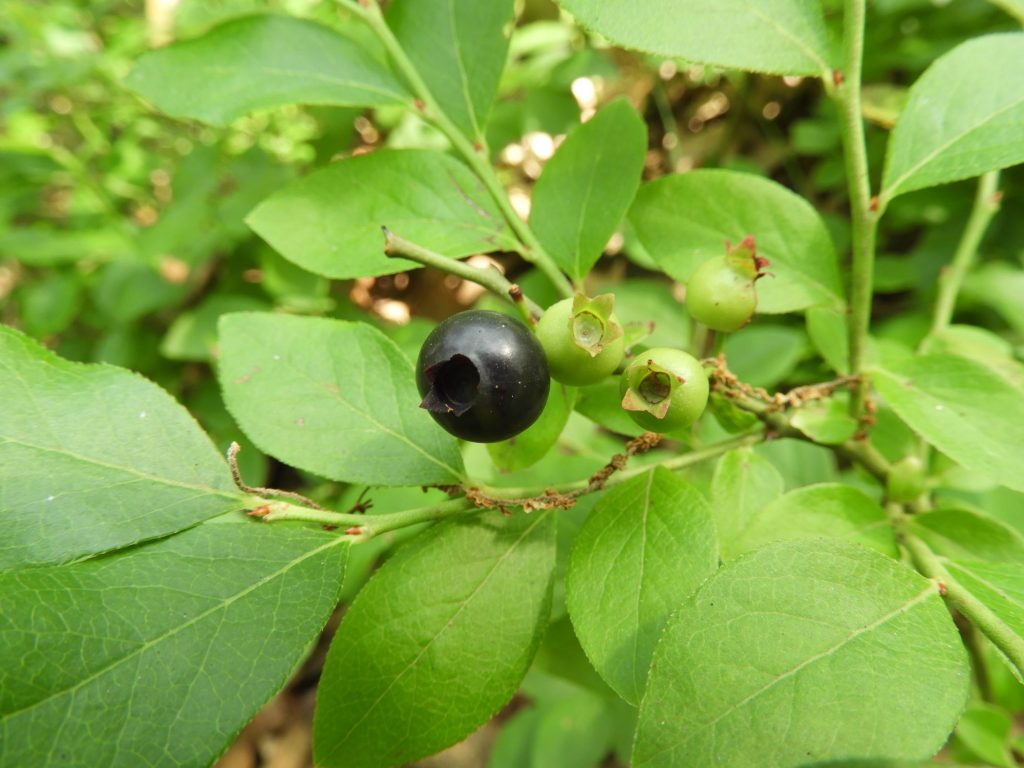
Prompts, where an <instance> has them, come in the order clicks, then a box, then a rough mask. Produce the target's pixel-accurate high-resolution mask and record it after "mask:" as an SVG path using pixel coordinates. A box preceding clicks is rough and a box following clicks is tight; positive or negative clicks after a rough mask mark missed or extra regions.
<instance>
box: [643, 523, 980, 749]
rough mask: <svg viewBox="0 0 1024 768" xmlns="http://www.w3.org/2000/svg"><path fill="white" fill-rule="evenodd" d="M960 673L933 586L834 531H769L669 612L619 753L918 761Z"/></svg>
mask: <svg viewBox="0 0 1024 768" xmlns="http://www.w3.org/2000/svg"><path fill="white" fill-rule="evenodd" d="M969 682H970V670H969V665H968V663H967V656H966V653H965V651H964V648H963V645H962V644H961V642H960V637H959V634H958V633H957V630H956V627H955V625H954V624H953V622H952V620H951V619H950V616H949V613H948V611H947V610H946V607H945V606H944V605H943V603H942V599H941V598H940V597H939V593H938V590H937V588H936V587H935V585H934V584H931V583H930V582H928V581H927V580H925V579H923V578H921V577H920V576H918V575H917V574H916V573H914V572H913V571H911V570H910V569H909V568H907V567H906V566H903V565H901V564H899V563H897V562H896V561H894V560H892V559H891V558H888V557H885V556H884V555H880V554H878V553H877V552H872V551H871V550H868V549H864V548H863V547H860V546H856V545H853V544H849V543H846V542H840V541H835V540H830V539H803V540H798V541H786V542H780V543H778V544H774V545H771V546H768V547H765V548H764V549H761V550H759V551H757V552H754V553H752V554H750V555H748V556H747V557H743V558H740V559H738V560H736V561H735V562H734V563H732V564H730V565H727V566H725V567H724V568H722V569H721V570H720V571H719V572H718V573H717V574H715V576H713V577H712V578H711V579H710V580H709V581H708V582H707V583H706V584H705V585H704V587H703V588H702V589H701V590H700V591H699V592H698V593H697V594H696V595H695V596H694V597H693V598H692V599H691V600H689V601H687V603H686V604H684V606H683V607H682V608H681V609H680V610H679V611H678V612H677V613H676V614H675V615H674V616H673V617H672V620H671V622H670V623H669V625H668V627H667V628H666V630H665V633H664V634H663V635H662V638H661V641H660V642H659V643H658V647H657V649H656V650H655V653H654V660H653V662H652V664H651V672H650V677H649V681H648V686H647V690H646V692H645V693H644V698H643V701H642V702H641V705H640V722H639V726H638V728H637V737H636V745H635V749H634V754H633V764H634V765H635V766H638V768H639V766H648V765H657V766H687V768H700V767H701V766H716V767H717V768H731V767H732V766H737V768H739V767H741V766H742V767H743V768H746V767H747V766H752V765H757V766H764V767H765V768H788V766H800V765H806V764H808V763H814V762H818V761H824V760H831V759H840V758H851V757H857V758H873V757H885V758H890V759H926V758H928V757H930V756H931V755H932V754H934V753H935V752H936V751H937V750H938V749H939V747H941V746H942V744H943V743H944V742H945V740H946V737H947V736H948V735H949V733H950V731H952V730H953V726H954V725H955V724H956V721H957V717H958V716H959V714H960V712H961V711H962V710H963V707H964V705H965V704H966V702H967V695H968V690H969Z"/></svg>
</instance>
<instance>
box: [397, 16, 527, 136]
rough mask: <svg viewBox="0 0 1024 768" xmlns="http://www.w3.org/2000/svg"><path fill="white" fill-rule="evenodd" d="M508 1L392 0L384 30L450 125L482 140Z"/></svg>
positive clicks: (504, 45) (503, 45) (508, 21)
mask: <svg viewBox="0 0 1024 768" xmlns="http://www.w3.org/2000/svg"><path fill="white" fill-rule="evenodd" d="M513 5H514V4H513V3H512V2H511V0H488V2H483V3H482V2H479V0H397V1H396V2H394V3H391V4H390V5H389V6H388V13H387V21H388V26H390V27H391V29H392V30H393V31H394V33H395V37H397V38H398V42H399V43H401V45H402V48H403V50H404V51H405V53H406V55H408V57H409V58H410V59H411V60H412V63H413V64H414V65H415V67H416V69H417V71H418V72H419V74H420V77H422V78H423V81H424V82H425V83H426V85H427V88H429V89H430V92H431V94H432V95H433V96H434V98H435V99H436V100H437V102H438V104H439V105H440V107H441V109H442V110H443V111H444V112H445V114H447V115H448V117H449V118H450V119H451V121H452V122H453V123H455V125H456V126H458V128H459V129H460V130H461V131H462V132H463V133H465V134H466V135H467V136H469V137H470V138H473V139H479V138H481V137H483V135H484V125H485V124H486V123H487V115H488V113H489V112H490V110H491V104H492V103H493V101H494V95H495V93H496V92H497V90H498V81H499V80H500V79H501V72H502V70H503V69H504V68H505V58H506V56H507V55H508V35H507V31H508V29H510V28H511V27H512V26H513V21H514V13H513Z"/></svg>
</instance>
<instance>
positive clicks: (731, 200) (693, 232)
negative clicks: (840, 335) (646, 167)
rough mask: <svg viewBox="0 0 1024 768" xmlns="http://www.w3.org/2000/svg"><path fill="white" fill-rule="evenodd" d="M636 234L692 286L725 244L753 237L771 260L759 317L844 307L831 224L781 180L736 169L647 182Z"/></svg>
mask: <svg viewBox="0 0 1024 768" xmlns="http://www.w3.org/2000/svg"><path fill="white" fill-rule="evenodd" d="M629 220H630V222H631V223H632V224H633V226H634V228H635V229H636V233H637V236H638V237H639V238H640V241H641V242H642V243H643V245H644V247H645V248H646V249H647V251H648V252H649V253H650V254H651V256H652V257H653V258H654V260H655V261H657V262H658V264H659V265H660V266H661V267H662V269H664V270H665V271H666V272H667V273H668V274H669V275H670V276H671V277H673V278H675V279H676V280H680V281H682V282H686V281H687V280H688V279H689V278H690V275H691V274H692V273H693V271H694V270H695V269H696V268H697V267H698V266H699V265H700V264H701V263H703V262H704V261H706V260H707V259H709V258H711V257H712V256H717V255H719V254H722V253H725V243H726V241H727V240H728V241H731V242H733V243H736V242H739V241H740V240H742V239H743V238H744V237H746V236H747V235H753V236H754V238H755V239H756V241H757V253H758V255H760V256H764V257H766V258H767V259H769V260H770V261H771V267H770V268H769V271H770V272H772V273H773V274H774V275H775V277H774V278H773V277H766V278H764V279H763V280H759V281H758V283H757V297H758V302H757V309H758V311H759V312H767V313H777V312H793V311H796V310H799V309H806V308H807V307H811V306H816V305H819V304H824V305H828V306H831V307H834V308H837V309H841V308H842V306H843V289H842V286H841V283H840V280H839V267H838V261H837V259H836V252H835V248H834V247H833V246H832V240H831V238H830V237H829V234H828V230H827V229H826V228H825V223H824V222H823V221H822V219H821V217H820V216H819V215H818V213H817V211H815V210H814V208H813V207H812V206H811V204H810V203H808V202H807V201H806V200H804V199H803V198H802V197H800V196H798V195H796V194H795V193H793V192H790V191H789V190H788V189H786V188H785V187H783V186H782V185H780V184H777V183H776V182H774V181H770V180H768V179H764V178H761V177H760V176H754V175H753V174H748V173H740V172H737V171H723V170H698V171H691V172H689V173H684V174H675V175H672V176H666V177H665V178H662V179H658V180H657V181H653V182H651V183H649V184H645V185H644V186H643V187H641V188H640V191H639V192H638V193H637V196H636V201H635V202H634V203H633V207H632V208H631V209H630V211H629Z"/></svg>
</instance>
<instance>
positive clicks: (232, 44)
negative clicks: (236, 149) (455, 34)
mask: <svg viewBox="0 0 1024 768" xmlns="http://www.w3.org/2000/svg"><path fill="white" fill-rule="evenodd" d="M127 83H128V85H129V86H130V87H131V88H132V89H134V90H135V91H137V92H138V93H139V94H140V95H141V96H143V97H144V98H146V99H148V100H149V101H151V102H153V104H155V105H156V106H157V107H158V108H159V109H160V110H161V111H163V112H166V113H167V114H169V115H172V116H173V117H183V118H184V117H189V118H194V119H196V120H202V121H203V122H206V123H212V124H214V125H225V124H227V123H230V122H231V121H232V120H234V119H236V118H238V117H241V116H242V115H244V114H246V113H247V112H251V111H253V110H256V109H266V108H268V107H277V106H281V105H283V104H328V105H331V106H359V107H364V106H365V107H377V106H384V105H387V104H401V103H406V102H408V101H409V100H410V97H409V96H408V94H406V93H405V91H404V89H403V88H402V86H400V85H399V84H398V82H397V81H396V80H395V78H394V77H393V76H392V74H391V73H390V72H389V71H388V70H387V69H385V68H384V67H383V66H382V65H381V64H379V63H377V61H376V59H374V58H373V57H372V56H370V55H369V54H368V53H367V52H366V51H364V50H363V49H361V48H360V47H359V46H358V45H356V44H355V43H354V42H352V41H351V40H349V39H348V38H346V37H343V36H342V35H339V34H338V33H337V32H335V31H334V30H331V29H328V28H327V27H324V26H321V25H320V24H316V23H314V22H312V21H305V20H302V19H294V18H289V17H286V16H273V15H265V16H246V17H243V18H240V19H234V20H232V21H228V22H226V23H224V24H221V25H220V26H217V27H214V28H213V29H212V30H210V31H209V32H208V33H207V34H205V35H203V36H202V37H198V38H196V39H193V40H187V41H185V42H181V43H176V44H174V45H170V46H168V47H166V48H159V49H157V50H155V51H151V52H150V53H147V54H145V55H144V56H143V57H142V58H141V59H139V62H138V64H137V65H136V67H135V69H134V70H133V71H132V73H131V74H130V75H129V76H128V79H127Z"/></svg>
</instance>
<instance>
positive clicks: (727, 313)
mask: <svg viewBox="0 0 1024 768" xmlns="http://www.w3.org/2000/svg"><path fill="white" fill-rule="evenodd" d="M767 266H768V260H767V259H763V258H761V257H760V256H758V255H757V250H756V246H755V243H754V236H753V235H747V237H745V238H744V239H743V242H741V243H740V244H739V245H737V246H736V247H733V246H732V245H731V244H730V243H729V242H728V241H726V243H725V254H724V255H720V256H714V257H712V258H710V259H708V260H707V261H705V262H704V263H703V264H701V265H700V266H699V267H697V270H696V271H695V272H694V273H693V275H692V276H691V277H690V280H689V282H688V283H687V284H686V308H687V309H688V310H689V312H690V316H691V317H692V318H693V319H694V320H696V321H697V322H699V323H703V324H704V325H706V326H707V327H708V328H711V329H712V330H715V331H727V332H728V331H738V330H739V329H740V328H742V327H743V326H744V325H746V324H747V323H749V322H750V319H751V318H752V317H753V316H754V311H755V310H756V309H757V291H756V289H755V283H757V281H758V280H760V279H761V278H762V277H763V276H764V274H765V272H764V270H765V268H766V267H767Z"/></svg>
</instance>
